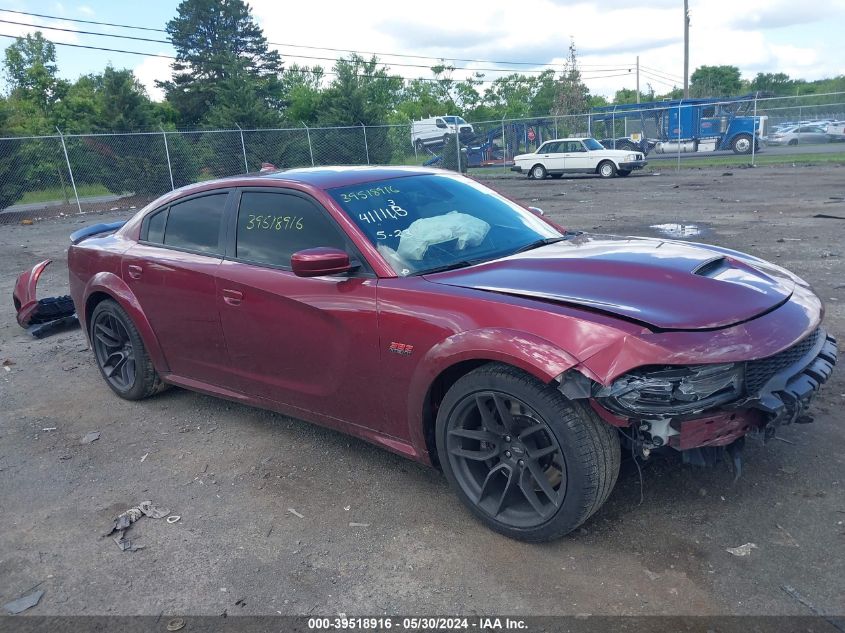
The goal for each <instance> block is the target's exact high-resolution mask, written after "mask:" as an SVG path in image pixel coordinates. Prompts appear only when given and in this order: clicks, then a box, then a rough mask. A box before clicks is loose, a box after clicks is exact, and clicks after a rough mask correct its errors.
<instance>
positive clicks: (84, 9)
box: [76, 4, 97, 17]
mask: <svg viewBox="0 0 845 633" xmlns="http://www.w3.org/2000/svg"><path fill="white" fill-rule="evenodd" d="M76 11H77V13H81V14H82V15H87V16H88V17H93V16H95V15H97V14H96V13H95V12H94V9H92V8H91V7H89V6H87V5H85V4H81V5H79V6H78V7H76Z"/></svg>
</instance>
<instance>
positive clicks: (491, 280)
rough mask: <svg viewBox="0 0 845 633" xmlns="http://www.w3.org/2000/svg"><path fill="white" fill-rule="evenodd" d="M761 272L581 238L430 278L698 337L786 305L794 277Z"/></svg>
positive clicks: (727, 259) (701, 255) (724, 259)
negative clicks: (598, 312)
mask: <svg viewBox="0 0 845 633" xmlns="http://www.w3.org/2000/svg"><path fill="white" fill-rule="evenodd" d="M762 263H763V262H761V264H762ZM764 267H765V272H764V270H762V269H761V268H762V267H754V266H752V265H751V263H749V261H748V260H744V259H742V258H740V257H734V256H731V255H726V254H724V253H722V252H719V251H717V250H711V249H709V248H707V247H705V246H702V245H696V244H685V243H682V242H672V241H665V240H656V239H647V238H631V237H624V238H622V237H613V236H601V235H587V234H581V235H578V236H577V237H574V238H572V239H569V240H565V241H562V242H558V243H556V244H550V245H548V246H544V247H540V248H537V249H534V250H531V251H527V252H525V253H520V254H517V255H513V256H510V257H506V258H504V259H499V260H495V261H492V262H486V263H484V264H478V265H476V266H471V267H468V268H462V269H459V270H454V271H448V272H443V273H436V274H432V275H426V279H428V280H429V281H432V282H435V283H440V284H446V285H450V286H459V287H462V288H472V289H476V290H485V291H489V292H499V293H504V294H509V295H516V296H520V297H529V298H536V299H542V300H545V301H555V302H560V303H564V304H572V305H577V306H584V307H588V308H591V309H595V310H601V311H602V312H608V313H612V314H615V315H618V316H621V317H625V318H628V319H632V320H634V321H638V322H640V323H645V324H647V325H649V326H650V327H651V328H654V329H661V330H697V329H714V328H722V327H727V326H729V325H733V324H736V323H740V322H742V321H747V320H749V319H753V318H754V317H756V316H759V315H761V314H763V313H765V312H768V311H770V310H772V309H774V308H776V307H777V306H779V305H780V304H782V303H783V302H785V301H786V300H787V299H789V297H790V296H791V295H792V290H793V288H794V285H795V282H794V280H793V278H792V277H791V276H790V275H789V274H788V273H787V272H786V271H781V270H780V269H778V268H777V267H776V266H772V265H770V264H765V265H764Z"/></svg>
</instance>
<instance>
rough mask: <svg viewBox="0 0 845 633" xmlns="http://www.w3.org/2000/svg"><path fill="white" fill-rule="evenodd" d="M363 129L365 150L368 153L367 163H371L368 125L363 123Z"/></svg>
mask: <svg viewBox="0 0 845 633" xmlns="http://www.w3.org/2000/svg"><path fill="white" fill-rule="evenodd" d="M361 129H362V130H364V152H365V153H366V154H367V164H368V165H369V164H370V146H369V145H367V126H366V125H364V124H363V123H361Z"/></svg>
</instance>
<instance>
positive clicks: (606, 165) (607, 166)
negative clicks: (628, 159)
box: [598, 160, 616, 178]
mask: <svg viewBox="0 0 845 633" xmlns="http://www.w3.org/2000/svg"><path fill="white" fill-rule="evenodd" d="M598 172H599V176H601V177H602V178H613V177H614V176H615V175H616V165H614V164H613V162H612V161H609V160H606V161H604V162H602V163H600V164H599V168H598Z"/></svg>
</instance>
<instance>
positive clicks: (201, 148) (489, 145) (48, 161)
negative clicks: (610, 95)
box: [0, 93, 845, 224]
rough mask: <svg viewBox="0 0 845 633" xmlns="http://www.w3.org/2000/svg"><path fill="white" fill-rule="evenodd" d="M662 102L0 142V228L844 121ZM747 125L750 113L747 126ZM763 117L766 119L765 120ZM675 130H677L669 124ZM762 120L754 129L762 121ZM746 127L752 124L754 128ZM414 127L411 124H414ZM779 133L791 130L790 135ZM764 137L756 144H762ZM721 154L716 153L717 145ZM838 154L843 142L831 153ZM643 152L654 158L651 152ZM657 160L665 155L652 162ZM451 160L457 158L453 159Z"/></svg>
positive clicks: (838, 108)
mask: <svg viewBox="0 0 845 633" xmlns="http://www.w3.org/2000/svg"><path fill="white" fill-rule="evenodd" d="M696 108H705V106H702V105H701V103H700V102H696V101H694V100H693V101H691V102H690V103H688V104H685V103H683V102H681V103H680V104H673V105H672V106H666V107H662V106H660V105H657V106H654V105H650V106H647V105H643V106H636V105H625V106H610V107H608V108H604V109H596V110H594V111H593V112H591V113H586V114H579V115H567V116H548V117H534V118H522V119H500V120H490V121H474V122H469V123H468V124H466V125H468V126H470V127H465V126H464V124H461V125H462V129H461V133H460V135H459V136H458V137H456V135H455V134H454V132H453V131H452V132H451V133H449V130H448V129H447V130H446V132H447V134H445V135H443V136H439V135H438V136H436V137H435V138H434V139H433V142H432V139H426V140H425V141H423V140H422V139H421V138H420V137H419V134H418V133H416V134H415V126H414V123H413V122H411V121H409V122H407V123H404V124H399V125H375V126H364V125H354V126H345V127H308V126H306V125H304V124H302V125H299V126H295V127H289V128H281V129H257V130H242V129H240V128H236V129H229V130H202V131H165V130H163V129H160V130H159V131H152V132H143V133H126V134H119V133H114V134H65V135H63V134H61V132H59V131H57V134H55V135H50V136H40V137H16V138H0V224H6V223H10V222H18V221H21V220H37V219H39V218H42V217H52V216H59V215H66V214H71V213H80V212H86V211H95V210H108V209H112V208H140V207H141V206H143V205H145V204H147V203H149V202H150V201H152V200H154V199H156V198H157V197H158V196H160V195H162V194H163V193H166V192H167V191H170V190H172V189H175V188H178V187H181V186H184V185H187V184H190V183H194V182H197V181H203V180H209V179H212V178H221V177H225V176H233V175H237V174H242V173H248V172H257V171H259V170H260V169H261V168H262V166H263V165H265V164H267V163H269V164H271V165H273V166H275V167H277V168H281V169H289V168H295V167H311V166H320V165H431V166H437V167H443V168H446V169H454V170H458V169H460V170H461V171H467V170H469V172H470V173H473V174H486V175H491V176H494V175H497V174H498V175H510V173H511V172H510V167H511V166H512V165H513V159H514V156H516V155H519V154H524V153H529V152H532V151H535V150H536V149H537V148H538V147H540V146H541V145H542V144H543V142H545V141H547V140H550V139H555V138H564V137H568V136H592V137H594V138H597V139H599V140H601V141H602V142H603V143H604V144H605V145H606V146H608V147H616V146H618V145H619V144H620V142H621V145H622V148H623V149H630V147H629V146H628V142H629V141H633V142H640V143H642V147H644V148H646V150H647V151H648V152H649V160H650V161H652V159H654V161H653V162H654V163H657V162H658V159H660V158H667V157H672V156H674V155H675V154H677V161H678V162H677V168H680V167H681V154H696V155H697V156H702V155H704V154H702V150H708V149H718V147H715V148H714V147H711V146H708V145H707V144H706V143H705V142H703V141H698V140H694V141H688V140H685V139H683V138H682V134H681V129H682V128H684V129H686V128H685V126H686V125H687V122H688V121H692V122H693V123H694V125H693V123H691V124H690V125H693V127H696V126H698V127H696V129H698V128H701V129H698V132H697V134H699V135H700V136H706V135H707V134H708V132H707V131H706V130H704V127H705V126H707V125H710V126H713V128H714V130H715V129H717V128H718V131H717V132H713V131H712V130H711V136H712V133H721V134H722V136H723V137H725V132H726V129H727V127H728V126H730V125H733V123H732V121H734V118H737V119H739V118H740V117H746V118H745V119H744V121H745V124H746V125H748V124H749V122H751V121H757V123H756V124H753V123H751V126H752V129H754V130H755V132H756V133H757V134H758V135H759V136H760V137H761V139H760V140H761V142H760V143H759V144H757V143H755V144H752V146H751V148H750V153H751V156H750V157H749V156H744V155H739V156H737V155H734V154H731V153H727V154H724V153H723V154H722V155H723V156H724V157H725V158H724V160H726V161H730V160H735V161H736V163H737V164H740V163H745V164H747V163H749V162H751V163H752V164H753V163H754V162H755V160H756V158H757V157H756V154H757V153H758V152H760V151H763V152H765V151H766V149H767V148H766V143H765V142H762V141H765V140H768V141H769V142H770V143H773V142H774V141H775V140H776V137H775V132H776V131H777V127H776V126H785V125H787V124H791V125H793V126H802V125H803V126H808V127H813V126H814V125H815V126H823V125H825V126H826V125H828V123H829V122H831V121H840V122H841V121H845V93H831V94H827V95H807V96H798V97H779V98H755V97H746V98H740V99H729V100H724V101H711V102H708V103H707V104H706V108H708V109H706V110H704V109H700V110H695V109H696ZM754 117H757V118H756V119H755V118H754ZM762 117H765V119H763V118H762ZM679 121H680V122H681V123H680V124H679V123H678V122H679ZM760 121H764V123H762V124H761V123H760ZM755 125H756V127H755ZM831 125H832V126H831V128H830V129H831V130H834V131H837V130H838V135H839V136H837V135H836V134H822V135H821V137H819V135H812V134H809V133H806V134H798V135H797V136H796V137H795V138H794V139H792V138H788V139H787V140H786V141H785V142H784V143H783V144H784V145H804V146H807V147H802V148H799V149H800V150H802V151H807V150H809V152H810V153H812V152H815V151H818V152H819V153H820V154H821V153H830V152H831V151H838V149H839V148H837V147H834V146H833V145H831V144H830V143H831V142H834V141H837V140H842V141H845V134H843V130H842V128H841V125H840V126H839V127H838V128H837V127H836V126H835V124H831ZM417 129H418V128H417ZM786 129H789V128H788V127H787V128H786ZM762 137H764V138H762ZM723 149H724V147H723ZM841 150H842V151H845V145H842V146H841ZM651 152H653V153H651ZM661 154H663V156H661ZM458 156H460V161H459V160H458V158H457V157H458Z"/></svg>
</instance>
